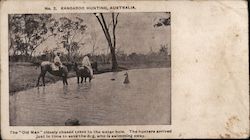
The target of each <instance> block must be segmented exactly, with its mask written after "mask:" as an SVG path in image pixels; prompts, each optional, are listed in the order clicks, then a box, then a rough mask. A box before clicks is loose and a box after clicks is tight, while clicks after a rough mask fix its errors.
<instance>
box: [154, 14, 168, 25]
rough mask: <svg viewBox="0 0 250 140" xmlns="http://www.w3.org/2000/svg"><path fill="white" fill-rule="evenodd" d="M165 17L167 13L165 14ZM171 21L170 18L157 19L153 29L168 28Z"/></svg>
mask: <svg viewBox="0 0 250 140" xmlns="http://www.w3.org/2000/svg"><path fill="white" fill-rule="evenodd" d="M166 14H167V15H168V14H169V13H166ZM170 22H171V19H170V16H169V17H168V18H160V19H158V21H157V22H156V23H155V24H154V27H155V28H156V27H165V26H169V25H170V24H171V23H170Z"/></svg>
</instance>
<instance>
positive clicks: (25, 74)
mask: <svg viewBox="0 0 250 140" xmlns="http://www.w3.org/2000/svg"><path fill="white" fill-rule="evenodd" d="M160 67H170V64H166V63H165V64H162V63H160V62H159V63H148V64H143V63H131V62H121V63H119V70H118V71H122V70H130V69H139V68H160ZM110 68H111V64H98V71H97V72H95V73H94V74H102V73H106V72H111V69H110ZM39 74H40V67H38V66H35V65H34V64H32V63H28V62H15V63H13V62H12V63H10V64H9V92H10V94H11V95H12V94H14V93H15V92H18V91H22V90H26V89H30V88H33V87H36V83H37V78H38V76H39ZM71 77H76V74H75V72H74V71H73V70H71V71H70V72H69V75H68V78H71ZM59 80H61V77H56V76H53V75H51V74H48V73H47V74H46V77H45V83H46V84H47V85H48V84H50V83H55V82H57V81H59ZM40 84H41V82H40Z"/></svg>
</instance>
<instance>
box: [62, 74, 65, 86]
mask: <svg viewBox="0 0 250 140" xmlns="http://www.w3.org/2000/svg"><path fill="white" fill-rule="evenodd" d="M62 82H63V85H65V78H64V76H63V77H62Z"/></svg>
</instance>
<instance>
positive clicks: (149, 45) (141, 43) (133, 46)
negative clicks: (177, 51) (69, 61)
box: [35, 13, 171, 54]
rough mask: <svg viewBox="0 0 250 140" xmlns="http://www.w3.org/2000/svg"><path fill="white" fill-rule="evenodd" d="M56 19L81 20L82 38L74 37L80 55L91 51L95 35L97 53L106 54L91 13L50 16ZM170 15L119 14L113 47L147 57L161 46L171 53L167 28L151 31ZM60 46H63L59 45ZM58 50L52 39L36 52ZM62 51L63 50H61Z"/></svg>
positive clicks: (105, 45)
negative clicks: (82, 24)
mask: <svg viewBox="0 0 250 140" xmlns="http://www.w3.org/2000/svg"><path fill="white" fill-rule="evenodd" d="M52 16H53V17H54V18H56V19H59V18H60V17H67V18H70V19H73V20H74V19H76V17H80V18H82V19H83V20H84V23H85V24H86V25H87V29H86V31H85V33H84V34H83V35H77V37H75V39H74V41H79V40H80V39H81V38H83V39H82V41H81V42H82V43H85V45H84V46H81V48H80V53H81V54H86V53H90V52H91V51H92V44H93V41H92V39H91V38H92V37H91V35H95V36H96V37H95V40H96V48H97V49H96V51H95V53H96V54H101V53H107V51H108V43H107V40H106V38H105V35H104V33H103V31H102V28H101V26H100V24H99V22H98V20H97V18H96V17H95V15H94V14H86V13H84V14H82V13H77V14H52ZM169 16H170V14H169V13H120V14H119V17H118V24H117V28H116V38H117V40H116V43H117V45H116V47H117V49H118V50H119V51H122V52H124V53H127V54H130V53H132V52H136V53H142V54H146V53H149V52H150V51H151V50H152V51H155V52H157V51H158V50H159V49H160V47H161V45H164V44H167V47H168V49H169V50H170V45H171V44H170V26H162V27H158V28H154V26H153V25H154V24H155V23H156V22H157V21H158V19H159V18H168V17H169ZM104 17H105V18H106V20H107V23H109V21H110V19H111V18H110V17H111V14H110V13H107V14H104ZM60 46H61V47H62V44H60ZM55 47H57V45H56V41H55V38H53V37H51V38H49V39H48V40H46V41H45V42H44V43H42V44H41V45H40V46H39V47H38V48H37V49H36V52H35V53H37V54H38V53H39V52H42V51H43V50H44V49H48V50H50V49H53V48H55ZM61 51H63V49H62V50H61Z"/></svg>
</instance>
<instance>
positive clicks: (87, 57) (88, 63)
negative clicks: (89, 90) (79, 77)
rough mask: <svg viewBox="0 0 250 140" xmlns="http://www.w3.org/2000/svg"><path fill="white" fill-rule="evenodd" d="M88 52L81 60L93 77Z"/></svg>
mask: <svg viewBox="0 0 250 140" xmlns="http://www.w3.org/2000/svg"><path fill="white" fill-rule="evenodd" d="M89 57H90V54H87V55H85V56H84V58H83V60H82V66H86V67H87V68H88V69H89V71H90V75H91V77H92V78H93V69H92V66H91V63H90V60H89Z"/></svg>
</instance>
